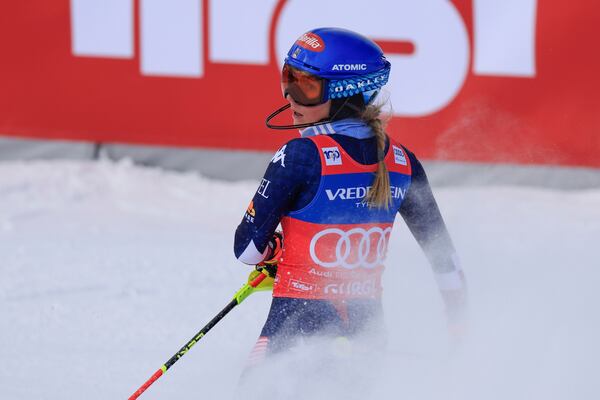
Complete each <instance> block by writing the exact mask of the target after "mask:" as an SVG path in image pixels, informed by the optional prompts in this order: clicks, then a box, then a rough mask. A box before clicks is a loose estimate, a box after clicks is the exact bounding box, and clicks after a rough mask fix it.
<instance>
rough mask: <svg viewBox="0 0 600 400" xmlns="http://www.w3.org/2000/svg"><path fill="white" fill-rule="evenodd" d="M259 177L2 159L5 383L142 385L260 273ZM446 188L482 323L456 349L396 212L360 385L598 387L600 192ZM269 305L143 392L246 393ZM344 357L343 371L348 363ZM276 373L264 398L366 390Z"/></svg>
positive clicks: (43, 389) (255, 308)
mask: <svg viewBox="0 0 600 400" xmlns="http://www.w3.org/2000/svg"><path fill="white" fill-rule="evenodd" d="M257 184H258V182H242V183H231V182H227V183H225V182H219V181H213V180H208V179H206V178H203V177H201V176H198V175H197V174H193V173H188V174H183V173H174V172H165V171H162V170H159V169H150V168H142V167H138V166H134V165H132V164H131V163H129V162H119V163H112V162H108V161H101V162H66V161H64V162H61V161H49V162H27V163H19V162H8V163H4V164H0V256H1V258H0V316H1V321H2V325H1V329H0V360H2V365H1V366H0V399H74V398H80V399H81V398H83V399H125V398H127V397H128V396H129V395H130V394H132V393H133V392H134V391H135V390H136V389H137V388H138V387H139V386H140V385H141V384H142V383H143V382H144V381H146V379H148V378H149V377H150V375H151V374H152V373H153V372H154V371H156V370H157V369H158V368H159V367H160V366H161V365H162V364H163V363H164V362H166V361H167V360H168V359H169V358H170V357H171V356H172V355H173V354H174V353H176V352H177V351H178V350H179V348H180V347H181V346H182V345H183V344H185V343H186V342H187V341H188V340H189V339H190V338H191V337H192V336H194V334H195V333H196V332H197V331H198V330H199V329H200V328H201V327H202V326H204V324H205V323H206V322H208V321H209V320H210V319H211V318H212V317H213V316H214V315H215V314H216V313H217V312H218V311H219V310H221V308H222V307H223V306H224V305H225V304H226V303H227V302H228V301H229V300H230V299H231V296H232V295H233V293H234V292H235V291H236V290H237V289H238V288H239V287H240V286H241V285H242V283H243V282H244V281H245V279H246V276H247V273H248V267H246V266H244V265H241V264H240V263H238V262H237V261H236V260H235V258H234V256H233V252H232V241H233V232H234V230H235V227H236V226H237V224H238V223H239V221H240V219H241V217H242V215H243V212H244V210H245V209H246V206H247V204H248V202H249V200H250V198H251V196H252V195H253V193H254V191H255V190H256V187H257ZM434 190H435V188H434ZM435 194H436V197H437V199H438V203H439V204H440V208H441V209H442V212H443V214H444V217H445V219H446V223H447V225H448V227H449V229H450V231H451V234H452V236H453V239H454V241H455V244H456V246H457V248H458V250H459V253H460V256H461V259H462V262H463V266H464V270H465V272H466V274H467V278H468V281H469V287H470V325H469V331H468V333H467V334H466V335H465V337H464V338H463V343H462V345H461V346H460V347H459V348H458V349H456V350H453V348H452V347H451V346H450V345H449V339H448V334H447V330H446V325H445V317H444V313H443V305H442V301H441V298H440V296H439V294H438V292H437V288H436V286H435V281H434V279H433V275H432V272H431V270H430V268H429V266H428V264H427V262H426V260H425V257H424V256H423V254H422V252H421V251H420V249H419V247H418V246H417V244H416V243H415V241H414V239H413V238H412V236H411V235H410V233H409V232H408V230H407V229H406V227H405V226H404V224H403V223H402V221H401V219H399V220H398V222H399V223H397V224H396V226H395V230H394V234H393V236H392V242H391V245H390V250H389V254H388V256H389V258H388V260H389V261H388V268H387V270H386V273H385V276H384V287H385V294H384V302H385V311H386V324H387V327H388V342H389V343H388V350H387V351H386V353H385V355H384V356H381V357H379V358H378V359H377V363H378V365H377V368H370V367H369V368H364V376H365V377H366V378H367V379H368V380H371V381H373V382H374V384H373V387H372V389H371V394H370V395H368V396H366V397H363V398H373V399H411V400H412V399H511V400H514V399H545V400H550V399H594V398H598V397H597V396H598V394H599V393H600V382H599V380H598V373H597V370H598V360H599V359H600V345H599V343H598V338H600V312H599V310H598V308H599V306H600V290H599V288H600V268H599V267H600V251H599V240H598V239H599V238H600V191H599V190H593V191H573V192H567V191H555V190H541V189H528V188H522V187H521V188H516V187H489V186H488V187H485V188H478V187H470V188H465V187H461V188H444V189H438V190H435ZM268 306H269V294H268V293H257V294H253V295H252V296H251V297H249V298H248V299H247V300H246V301H245V302H244V303H243V304H242V305H241V306H240V307H238V308H237V309H234V310H233V311H232V313H231V314H230V315H228V316H227V317H226V318H225V319H224V320H223V321H222V322H221V323H219V324H218V325H217V326H216V327H215V328H214V329H213V330H212V331H211V332H210V333H209V334H208V335H207V336H205V337H204V338H203V339H202V340H201V341H200V342H199V343H198V344H197V345H196V346H195V347H194V348H193V349H192V350H191V351H190V352H189V353H187V354H186V355H185V357H183V358H182V359H181V360H179V361H178V362H177V363H176V364H175V365H174V366H173V367H172V368H171V369H170V370H169V371H168V372H167V373H166V374H165V375H164V376H163V377H162V378H160V379H159V380H158V381H157V382H156V383H155V384H154V385H152V386H151V387H150V389H148V391H147V392H146V393H144V394H143V395H142V396H141V399H190V398H198V399H200V398H202V399H229V398H231V397H232V396H233V394H234V392H235V390H236V383H237V381H238V377H239V375H240V373H241V371H242V368H243V366H244V364H245V360H246V357H247V355H248V353H249V352H250V350H251V348H252V346H253V344H254V342H255V340H256V338H257V336H258V333H259V331H260V328H261V326H262V324H263V323H264V320H265V317H266V314H267V310H268ZM307 349H309V347H307ZM306 354H307V356H306V357H307V358H308V359H310V358H313V359H318V357H319V354H320V353H318V352H314V351H313V352H310V351H308V352H307V353H306ZM339 364H340V366H339V370H337V371H331V373H332V374H334V373H336V374H338V375H341V376H342V377H343V376H344V374H345V371H346V369H345V368H346V366H345V365H344V363H343V362H341V361H340V363H339ZM285 368H287V369H285ZM274 372H275V371H274ZM278 372H279V373H278V374H275V375H273V376H269V375H267V376H264V377H263V378H262V379H261V381H260V382H258V383H257V385H256V386H257V387H259V386H260V387H261V388H263V389H265V390H264V391H265V392H266V393H273V396H269V395H266V396H262V397H261V398H262V399H264V400H268V399H269V398H277V399H283V398H291V396H287V397H281V396H276V395H275V393H277V390H276V387H278V388H280V389H281V388H282V387H283V388H285V387H287V388H293V389H294V391H295V393H296V397H297V398H308V397H306V396H304V395H303V394H304V392H303V391H304V389H303V388H306V389H307V390H306V394H308V393H309V392H311V391H312V392H311V393H313V394H311V396H313V397H312V398H313V399H319V398H351V396H352V393H345V391H347V389H348V388H346V387H339V388H337V389H334V391H331V390H330V389H328V390H329V391H328V390H326V389H323V391H322V392H321V394H320V395H319V394H317V395H316V396H315V395H314V393H319V385H320V384H321V383H322V382H323V380H324V375H327V374H328V373H327V371H325V372H323V369H321V370H320V371H319V373H318V374H316V373H315V374H312V375H311V373H310V371H302V370H301V369H299V366H298V365H290V363H289V362H288V363H287V364H286V363H285V362H282V363H280V364H279V369H278ZM300 372H301V373H300ZM350 372H351V371H348V376H351V374H350ZM284 375H285V376H284ZM286 376H287V378H286ZM275 378H276V379H275ZM271 388H273V390H272V391H271ZM308 389H310V390H308ZM247 394H248V393H247ZM247 397H251V396H247Z"/></svg>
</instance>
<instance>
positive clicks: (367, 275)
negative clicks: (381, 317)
mask: <svg viewBox="0 0 600 400" xmlns="http://www.w3.org/2000/svg"><path fill="white" fill-rule="evenodd" d="M310 140H312V141H313V142H315V144H316V145H317V148H318V149H319V154H320V158H321V182H320V185H319V189H318V190H317V193H316V195H315V197H314V199H313V200H312V202H311V203H310V204H309V205H308V206H306V207H304V208H303V209H301V210H298V211H293V212H289V213H287V214H286V215H285V216H284V217H283V219H282V221H281V225H282V227H283V235H284V248H283V255H282V258H281V260H280V262H279V266H278V271H277V277H276V279H275V284H274V288H273V296H275V297H295V298H306V299H330V300H335V299H351V298H379V297H380V296H381V291H382V288H381V276H382V273H383V269H384V261H385V257H386V254H387V248H388V243H389V239H390V234H391V231H392V225H393V224H394V218H395V216H396V213H397V211H398V209H399V208H400V205H401V204H402V201H403V199H404V196H405V195H406V191H407V190H408V188H409V186H410V182H411V166H410V161H409V158H408V156H407V155H406V153H405V151H404V149H403V148H402V147H401V146H400V145H399V144H396V143H394V142H393V141H391V143H390V147H389V150H388V152H387V154H386V156H385V159H384V161H385V164H386V166H387V169H388V172H389V174H390V194H391V197H392V205H391V207H390V208H389V209H385V208H377V207H369V205H368V204H367V203H366V201H365V197H366V195H367V194H368V193H369V191H370V190H371V185H372V183H373V178H374V176H375V175H374V173H375V171H376V169H377V165H376V164H372V165H362V164H360V163H358V162H356V161H354V160H353V159H352V158H351V157H350V156H349V155H348V153H346V152H345V151H344V149H343V148H342V147H341V146H340V145H339V144H338V143H337V142H336V141H335V140H333V138H331V137H329V136H326V135H320V136H312V137H310Z"/></svg>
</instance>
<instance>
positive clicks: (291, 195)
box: [234, 138, 320, 264]
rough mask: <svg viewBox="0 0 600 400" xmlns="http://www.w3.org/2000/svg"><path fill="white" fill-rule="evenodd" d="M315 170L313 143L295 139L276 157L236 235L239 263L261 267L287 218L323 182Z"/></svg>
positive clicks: (272, 160)
mask: <svg viewBox="0 0 600 400" xmlns="http://www.w3.org/2000/svg"><path fill="white" fill-rule="evenodd" d="M315 166H320V161H319V154H318V152H317V148H316V146H315V145H314V143H313V142H312V141H311V140H309V139H301V138H299V139H293V140H291V141H289V142H288V143H286V144H285V145H284V146H283V147H281V148H280V149H279V150H278V151H277V152H276V153H275V155H274V156H273V158H272V159H271V162H270V163H269V165H268V167H267V170H266V172H265V174H264V176H263V178H262V179H261V181H260V183H259V185H258V188H257V190H256V193H255V194H254V197H253V198H252V201H251V202H250V205H249V206H248V209H247V210H246V213H245V214H244V216H243V218H242V221H241V222H240V224H239V225H238V227H237V229H236V231H235V238H234V253H235V256H236V258H237V259H238V260H240V261H241V262H243V263H245V264H258V263H259V262H261V261H262V260H263V259H264V258H265V257H266V256H267V243H268V241H269V240H270V239H271V238H272V237H273V233H274V232H275V230H276V229H277V226H278V225H279V222H280V221H281V218H282V217H283V215H284V214H285V213H286V212H287V211H289V210H292V209H294V207H297V205H298V204H297V203H298V199H299V198H301V197H302V196H306V192H307V188H310V187H312V186H314V181H315V179H319V178H320V172H319V170H318V169H316V168H315Z"/></svg>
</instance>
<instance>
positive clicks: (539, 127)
mask: <svg viewBox="0 0 600 400" xmlns="http://www.w3.org/2000/svg"><path fill="white" fill-rule="evenodd" d="M0 8H1V9H2V15H3V22H2V24H0V33H1V34H2V37H3V40H2V44H1V48H2V55H1V57H2V62H1V64H0V71H1V72H2V73H1V74H0V134H4V135H12V136H24V137H39V138H50V139H75V140H89V141H96V142H98V141H100V142H113V143H132V144H151V145H152V144H156V145H169V146H181V147H203V148H221V149H249V150H275V149H277V148H278V147H279V146H280V145H281V144H282V143H283V142H284V141H286V140H289V139H290V138H292V137H295V136H296V135H297V132H294V131H289V132H278V131H271V130H269V129H267V128H266V127H265V125H264V120H265V117H266V116H267V115H268V114H269V113H271V112H272V111H273V110H275V109H276V108H278V107H279V106H281V105H283V104H284V99H283V98H282V95H281V90H280V84H279V74H280V69H281V62H282V60H283V58H284V57H285V53H286V51H287V49H288V48H289V46H290V45H291V44H292V43H293V42H294V40H295V39H296V38H297V37H298V36H300V35H301V34H302V33H303V32H305V31H307V30H309V29H311V28H314V27H319V26H339V27H345V28H348V29H352V30H356V31H358V32H360V33H363V34H364V35H366V36H369V37H370V38H372V39H373V40H375V41H376V42H377V43H378V44H379V45H380V46H381V47H382V49H383V50H384V52H385V53H386V55H387V57H388V60H389V61H390V62H391V63H392V72H391V78H390V82H389V84H388V85H387V86H386V88H387V93H384V94H383V96H387V98H388V102H389V104H390V105H391V113H392V117H391V119H390V121H389V125H388V131H389V133H390V134H391V135H392V136H393V137H394V138H396V139H397V140H399V141H400V142H402V143H404V144H405V145H406V146H407V147H408V148H409V149H411V150H413V151H415V152H416V153H417V155H418V156H419V157H422V158H425V159H437V160H461V161H479V162H499V163H521V164H557V165H571V166H589V167H600V157H598V153H599V152H600V113H599V112H598V109H599V108H600V77H599V74H600V72H599V71H600V52H599V51H598V45H597V41H598V38H600V4H599V3H597V2H594V1H592V0H579V1H573V2H569V3H563V2H539V1H536V0H504V1H494V0H468V1H467V0H462V1H461V0H454V1H447V0H420V1H410V0H395V1H391V0H387V1H384V0H371V1H369V2H366V3H365V2H361V1H348V0H328V1H317V0H302V1H291V0H290V1H286V0H246V1H241V0H219V1H210V0H176V1H175V0H174V1H164V0H71V1H68V0H28V1H13V2H4V3H3V4H2V6H0ZM282 118H283V119H282V121H283V122H286V123H289V118H285V117H282Z"/></svg>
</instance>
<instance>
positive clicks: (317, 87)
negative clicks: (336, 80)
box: [281, 64, 327, 106]
mask: <svg viewBox="0 0 600 400" xmlns="http://www.w3.org/2000/svg"><path fill="white" fill-rule="evenodd" d="M325 86H326V80H325V79H323V78H319V77H318V76H315V75H312V74H309V73H308V72H305V71H301V70H299V69H297V68H294V67H292V66H290V65H288V64H284V65H283V70H282V71H281V89H282V91H283V97H287V95H288V94H289V95H290V96H291V97H292V99H294V101H295V102H296V103H298V104H301V105H303V106H316V105H317V104H322V103H324V102H325V101H327V99H326V98H325V96H324V93H325V90H324V88H325Z"/></svg>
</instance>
